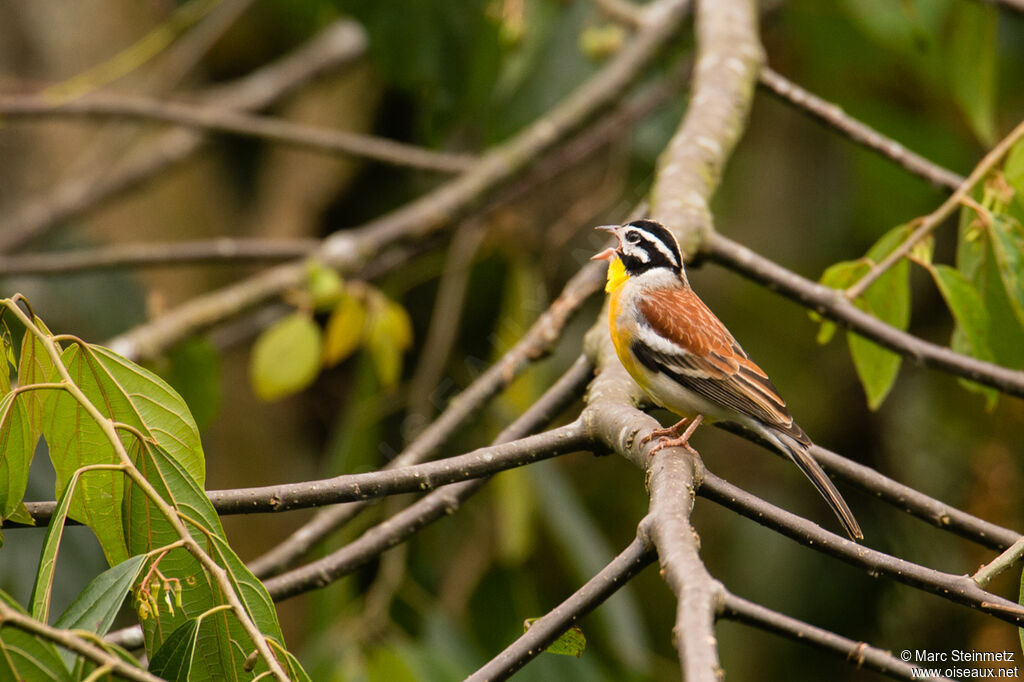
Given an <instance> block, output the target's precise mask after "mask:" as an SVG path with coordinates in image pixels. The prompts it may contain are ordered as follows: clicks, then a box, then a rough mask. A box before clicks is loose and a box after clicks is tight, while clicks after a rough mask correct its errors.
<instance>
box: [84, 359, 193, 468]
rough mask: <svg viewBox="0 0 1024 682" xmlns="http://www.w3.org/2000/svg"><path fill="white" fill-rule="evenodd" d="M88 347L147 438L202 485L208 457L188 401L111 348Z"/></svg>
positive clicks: (146, 370)
mask: <svg viewBox="0 0 1024 682" xmlns="http://www.w3.org/2000/svg"><path fill="white" fill-rule="evenodd" d="M88 348H89V351H90V352H91V353H92V354H94V356H95V357H96V360H97V361H99V363H100V364H101V365H102V366H103V368H104V369H105V370H106V371H107V372H108V373H109V375H110V377H111V379H113V380H114V381H115V382H116V383H117V386H118V387H119V388H120V389H121V390H122V391H123V392H124V393H125V395H126V397H127V398H128V401H129V403H130V405H131V408H132V411H133V412H134V414H135V415H137V416H138V418H139V420H140V421H141V423H142V425H143V426H144V427H145V429H146V430H145V431H144V433H145V435H146V436H148V437H149V438H151V439H153V440H154V441H156V442H157V443H158V444H159V445H160V446H161V447H162V448H163V449H164V450H166V451H167V453H168V454H169V455H170V456H171V457H173V458H174V459H175V460H177V461H178V462H180V463H181V465H182V466H183V467H184V468H185V470H186V471H187V472H188V473H189V475H190V476H191V477H192V478H193V480H195V482H196V483H198V484H199V485H200V486H202V485H203V484H204V483H205V481H206V458H205V457H204V455H203V443H202V440H201V439H200V437H199V428H198V427H197V426H196V421H195V419H193V417H192V413H191V412H189V409H188V405H186V404H185V400H184V399H183V398H182V397H181V396H180V395H178V393H177V391H175V390H174V389H173V388H171V387H170V385H169V384H168V383H167V382H166V381H164V380H163V379H161V378H160V377H158V376H157V375H156V374H154V373H153V372H150V371H149V370H148V369H145V368H143V367H140V366H138V365H136V364H135V363H134V362H131V361H130V360H128V359H126V358H124V357H122V356H120V355H118V354H117V353H115V352H114V351H112V350H110V349H109V348H104V347H103V346H97V345H94V344H89V346H88Z"/></svg>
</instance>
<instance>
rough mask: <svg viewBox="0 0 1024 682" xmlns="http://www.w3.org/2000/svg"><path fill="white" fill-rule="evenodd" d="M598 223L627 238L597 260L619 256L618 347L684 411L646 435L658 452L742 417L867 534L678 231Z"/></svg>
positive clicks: (613, 269) (654, 396)
mask: <svg viewBox="0 0 1024 682" xmlns="http://www.w3.org/2000/svg"><path fill="white" fill-rule="evenodd" d="M595 229H597V230H601V231H604V232H608V233H610V234H612V235H613V236H615V237H616V238H617V239H618V245H617V246H615V247H612V248H608V249H605V250H604V251H601V252H600V253H597V254H595V255H594V256H593V257H592V259H591V260H607V261H609V264H608V276H607V282H606V284H605V291H606V292H608V297H609V305H608V310H609V313H608V323H609V331H610V332H611V339H612V344H613V345H614V346H615V352H616V354H617V355H618V357H619V360H620V361H621V362H622V365H623V366H624V367H625V368H626V371H627V372H629V374H630V375H631V376H632V377H633V379H634V380H635V381H636V383H637V384H639V385H640V387H641V388H642V389H643V390H644V391H645V392H646V393H647V395H648V396H649V397H650V399H651V400H652V401H653V402H654V403H655V404H657V405H659V406H661V407H664V408H666V409H668V410H669V411H671V412H674V413H675V414H676V415H678V416H680V417H682V419H681V420H680V421H679V422H678V423H676V424H675V425H673V426H671V427H668V428H664V429H655V430H653V431H652V432H651V433H650V434H648V436H647V437H646V438H645V439H644V440H643V441H642V443H641V444H645V443H647V442H649V441H650V440H651V439H652V438H658V439H659V442H658V444H657V445H656V446H655V447H654V448H652V449H651V452H650V453H649V454H650V456H653V455H654V453H656V452H657V451H659V450H661V449H662V448H665V447H669V446H677V447H683V448H685V449H687V450H688V451H690V452H691V453H694V454H696V452H695V451H694V450H693V449H692V447H691V446H690V444H689V438H690V436H691V435H692V434H693V431H694V430H695V429H696V428H697V426H699V425H700V424H701V423H702V422H705V423H713V422H732V423H734V424H738V425H740V426H741V427H743V428H744V429H746V430H748V431H750V432H752V433H754V434H756V435H757V436H759V437H760V438H761V439H763V440H764V441H766V442H768V443H769V444H771V445H772V446H773V447H774V448H776V449H777V450H778V451H779V452H781V453H782V454H783V455H785V456H786V457H788V458H789V459H790V460H792V461H793V462H794V463H795V464H796V465H797V467H799V468H800V470H801V471H802V472H803V473H804V474H805V475H806V476H807V478H809V479H810V481H811V483H813V484H814V487H815V488H817V490H818V492H819V493H821V495H822V497H824V498H825V501H826V502H828V504H829V506H830V507H831V508H832V511H834V512H835V514H836V516H837V517H838V518H839V521H840V523H841V524H842V525H843V528H844V529H845V530H846V532H847V533H848V534H849V536H850V537H851V538H853V539H854V540H862V539H863V538H864V533H863V532H862V531H861V528H860V525H859V524H858V523H857V520H856V519H855V518H854V516H853V512H852V511H850V507H849V505H847V504H846V501H845V500H844V499H843V497H842V495H841V494H840V493H839V491H838V490H837V489H836V487H835V484H833V483H832V480H831V479H830V478H829V477H828V475H827V474H826V473H825V471H824V470H823V469H822V468H821V466H820V465H819V464H818V462H817V461H815V459H814V458H813V457H812V456H811V455H810V452H809V450H810V448H811V446H812V445H813V443H812V441H811V439H810V438H809V437H808V436H807V434H806V433H804V431H803V429H801V428H800V427H799V426H798V425H797V424H796V422H795V421H794V420H793V417H792V415H791V414H790V413H789V410H788V409H787V407H786V403H785V401H784V400H783V399H782V397H781V396H780V395H779V392H778V390H777V389H776V388H775V386H774V385H773V384H772V382H771V380H770V379H769V378H768V375H767V374H766V373H765V372H764V370H762V369H761V368H760V367H758V366H757V365H756V364H755V363H754V362H753V361H752V360H751V359H750V356H748V355H747V353H746V352H745V351H744V350H743V348H741V347H740V344H739V343H738V342H737V341H736V339H735V338H734V337H733V335H732V334H731V333H729V330H728V329H727V328H726V326H725V325H724V324H723V323H722V322H721V321H720V320H719V319H718V317H716V316H715V314H714V313H713V312H711V309H710V308H708V307H707V305H705V304H704V302H703V301H702V300H701V299H700V297H698V296H697V294H696V293H695V292H694V291H693V289H692V288H690V283H689V280H688V279H687V277H686V269H685V266H684V263H683V257H682V252H681V251H680V248H679V242H678V241H677V240H676V238H675V235H674V234H672V232H671V230H669V229H668V228H667V227H665V226H664V225H662V224H661V223H659V222H657V221H654V220H647V219H641V220H634V221H632V222H630V223H627V224H625V225H601V226H599V227H597V228H595ZM687 422H689V425H688V426H687V427H686V430H685V431H684V432H683V433H682V434H681V435H680V430H681V429H682V427H683V426H684V425H686V424H687ZM669 436H674V438H669Z"/></svg>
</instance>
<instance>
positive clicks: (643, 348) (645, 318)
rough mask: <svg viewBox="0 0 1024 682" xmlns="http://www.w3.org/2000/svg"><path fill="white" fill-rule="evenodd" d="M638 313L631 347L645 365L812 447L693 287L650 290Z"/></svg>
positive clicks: (776, 394)
mask: <svg viewBox="0 0 1024 682" xmlns="http://www.w3.org/2000/svg"><path fill="white" fill-rule="evenodd" d="M638 311H639V316H640V318H641V319H639V320H637V321H638V323H639V324H638V327H639V332H638V338H637V339H636V340H635V341H634V343H633V344H632V346H631V349H632V350H633V353H634V354H635V355H636V356H637V359H638V360H640V362H641V363H643V364H644V365H646V366H647V367H648V368H649V369H651V370H653V371H661V372H664V373H666V374H668V375H670V376H671V377H672V378H673V379H675V380H676V381H678V382H679V383H680V384H681V385H682V386H683V387H685V388H687V389H689V390H691V391H693V392H694V393H696V394H698V395H700V396H702V397H703V398H705V399H707V400H710V401H712V402H714V403H717V404H719V405H722V406H723V407H726V408H729V409H732V410H735V411H737V412H739V413H740V414H745V415H748V416H750V417H753V418H754V419H757V420H758V421H760V422H762V423H764V424H765V425H766V426H769V427H774V428H776V429H778V430H780V431H782V432H783V433H786V434H787V435H789V436H790V437H792V438H794V439H796V440H797V441H799V442H806V444H807V445H810V440H809V439H808V438H807V436H806V435H805V434H804V432H803V430H802V429H800V427H799V426H797V425H796V423H795V422H794V421H793V417H792V416H791V415H790V414H789V411H788V410H787V409H786V403H785V401H784V400H783V399H782V397H781V396H780V395H779V392H778V390H777V389H776V388H775V386H774V385H773V384H772V382H771V380H770V379H769V378H768V375H767V374H765V373H764V371H763V370H762V369H761V368H760V367H758V366H757V365H756V364H755V363H754V362H753V361H752V360H751V359H750V358H749V357H748V356H747V354H746V353H745V352H744V351H743V349H742V348H741V347H740V345H739V343H737V342H736V339H734V338H733V336H732V334H730V333H729V330H728V329H726V328H725V325H724V324H722V322H721V321H720V320H719V319H718V318H717V317H715V314H714V313H712V312H711V310H709V309H708V307H707V306H706V305H704V302H703V301H701V300H700V298H699V297H698V296H697V295H696V294H695V293H693V291H692V290H691V289H690V288H689V287H687V288H683V289H662V290H655V291H650V292H647V293H646V294H645V296H644V297H643V298H642V300H641V301H640V303H639V309H638Z"/></svg>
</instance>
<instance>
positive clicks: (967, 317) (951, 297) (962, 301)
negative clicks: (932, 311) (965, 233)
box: [929, 264, 992, 361]
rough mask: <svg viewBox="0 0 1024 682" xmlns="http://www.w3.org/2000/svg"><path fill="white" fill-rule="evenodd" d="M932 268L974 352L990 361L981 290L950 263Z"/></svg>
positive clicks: (933, 274)
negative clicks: (979, 291)
mask: <svg viewBox="0 0 1024 682" xmlns="http://www.w3.org/2000/svg"><path fill="white" fill-rule="evenodd" d="M929 272H930V273H931V275H932V277H933V279H934V280H935V285H936V286H937V287H938V289H939V293H941V294H942V298H943V300H945V302H946V306H948V307H949V312H950V313H952V315H953V319H954V320H955V321H956V324H957V326H958V327H959V328H960V329H961V330H963V333H964V335H965V338H966V340H967V341H968V343H969V344H970V347H971V355H973V356H974V357H976V358H979V359H981V360H987V361H991V360H992V350H991V349H990V348H989V345H988V332H989V320H988V312H987V311H986V310H985V304H984V303H983V302H982V300H981V295H980V294H979V293H978V290H977V289H975V287H974V285H973V284H971V282H970V280H968V279H967V278H966V277H964V275H963V273H961V272H960V271H959V270H957V269H956V268H952V267H950V266H948V265H941V264H940V265H934V266H932V267H931V268H929Z"/></svg>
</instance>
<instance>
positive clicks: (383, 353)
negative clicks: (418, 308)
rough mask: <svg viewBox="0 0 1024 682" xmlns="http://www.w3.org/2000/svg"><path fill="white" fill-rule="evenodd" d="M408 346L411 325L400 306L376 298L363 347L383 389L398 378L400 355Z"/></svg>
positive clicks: (407, 315) (393, 383)
mask: <svg viewBox="0 0 1024 682" xmlns="http://www.w3.org/2000/svg"><path fill="white" fill-rule="evenodd" d="M411 345H412V322H411V321H410V320H409V314H408V313H407V312H406V311H405V308H403V307H402V306H401V305H399V304H398V303H396V302H395V301H392V300H391V299H384V298H382V299H379V300H378V301H377V302H376V303H375V304H374V305H373V307H372V308H371V314H370V321H369V329H368V331H367V337H366V347H367V349H368V350H369V351H370V357H371V358H372V359H373V366H374V368H375V369H376V370H377V379H378V380H379V381H380V384H381V386H383V387H384V388H385V389H388V390H390V389H393V388H394V387H395V386H397V385H398V380H399V379H400V378H401V376H402V356H403V354H404V353H405V351H406V350H408V348H409V346H411Z"/></svg>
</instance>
